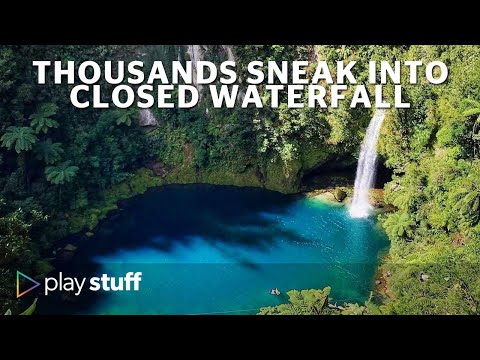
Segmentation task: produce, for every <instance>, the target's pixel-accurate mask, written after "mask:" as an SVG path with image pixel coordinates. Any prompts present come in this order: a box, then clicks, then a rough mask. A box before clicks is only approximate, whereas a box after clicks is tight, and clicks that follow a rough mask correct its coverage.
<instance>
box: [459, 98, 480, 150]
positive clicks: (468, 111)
mask: <svg viewBox="0 0 480 360" xmlns="http://www.w3.org/2000/svg"><path fill="white" fill-rule="evenodd" d="M462 105H463V106H464V108H465V110H464V111H463V114H462V115H463V116H465V117H470V116H476V119H475V124H474V125H473V130H472V140H473V156H474V157H475V155H476V147H477V146H476V144H477V142H478V141H480V134H478V133H477V127H478V124H480V102H478V101H476V100H473V99H464V100H463V101H462Z"/></svg>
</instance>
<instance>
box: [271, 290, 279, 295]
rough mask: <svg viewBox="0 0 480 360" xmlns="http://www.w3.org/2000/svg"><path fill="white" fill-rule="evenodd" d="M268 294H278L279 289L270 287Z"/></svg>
mask: <svg viewBox="0 0 480 360" xmlns="http://www.w3.org/2000/svg"><path fill="white" fill-rule="evenodd" d="M270 294H272V295H280V290H278V288H275V289H272V290H270Z"/></svg>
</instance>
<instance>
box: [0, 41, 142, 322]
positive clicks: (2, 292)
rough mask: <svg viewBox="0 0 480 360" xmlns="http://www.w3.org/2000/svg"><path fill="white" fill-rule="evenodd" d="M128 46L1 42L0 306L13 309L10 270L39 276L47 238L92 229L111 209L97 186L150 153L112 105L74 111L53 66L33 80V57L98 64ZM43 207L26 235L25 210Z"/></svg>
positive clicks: (118, 177)
mask: <svg viewBox="0 0 480 360" xmlns="http://www.w3.org/2000/svg"><path fill="white" fill-rule="evenodd" d="M129 51H130V49H129V48H127V47H122V48H118V47H115V46H88V47H86V46H2V47H0V146H1V147H0V197H2V198H3V199H4V204H3V206H2V209H1V211H2V216H3V217H2V218H1V221H0V222H1V224H2V230H1V231H0V232H1V234H0V235H1V239H0V243H1V244H2V245H0V257H1V260H0V267H1V271H2V276H0V312H2V311H3V312H5V311H6V308H9V307H11V308H12V309H15V304H12V303H11V302H12V301H13V299H12V296H11V294H14V290H13V289H14V286H15V281H14V280H13V273H12V271H13V270H12V269H19V270H21V271H24V272H26V273H29V274H31V275H32V276H41V275H42V269H47V268H49V266H45V264H43V263H41V262H42V260H40V259H41V258H42V257H51V247H52V245H53V243H54V242H55V241H56V240H58V239H60V238H62V237H64V236H66V235H68V234H69V233H72V232H74V231H79V230H82V229H89V228H93V227H94V226H95V225H96V222H98V219H99V218H101V217H103V216H105V215H106V213H107V212H108V211H109V210H111V209H112V201H107V199H106V198H105V196H106V195H105V194H104V191H105V190H106V189H110V188H112V186H115V185H116V184H119V183H121V182H123V181H125V180H126V179H128V178H131V177H132V176H133V175H132V173H133V171H134V170H136V169H137V168H139V167H141V166H143V165H144V163H145V162H146V161H147V160H148V159H149V158H150V155H149V154H150V153H149V151H148V149H149V148H148V143H147V140H146V138H145V137H144V136H143V131H142V130H141V128H140V127H139V126H138V123H135V122H133V121H131V120H129V118H128V116H122V115H123V113H122V114H120V113H118V112H116V111H115V110H108V111H105V110H104V111H102V110H101V109H93V108H89V109H85V110H82V111H78V109H76V108H74V107H73V106H72V105H71V103H70V98H69V90H70V88H71V86H70V85H68V86H67V85H65V86H56V85H54V84H53V72H52V71H48V72H47V79H48V80H47V84H46V85H38V84H37V74H36V71H34V67H32V61H33V60H38V59H48V60H51V61H54V60H62V61H64V62H66V61H67V60H76V61H85V60H94V61H95V60H97V61H98V62H99V63H100V62H101V61H100V60H101V59H104V58H105V57H115V56H119V55H120V54H121V56H122V57H127V58H128V56H129ZM102 86H105V87H107V88H108V85H106V84H102ZM123 124H126V125H131V126H124V125H123ZM19 209H21V210H19ZM42 212H43V213H44V214H46V215H48V221H44V222H43V224H41V225H38V229H37V230H35V233H32V231H33V230H32V228H31V227H29V225H30V224H31V223H32V221H33V220H35V218H33V219H31V216H30V215H28V216H27V214H33V215H35V214H37V215H38V214H41V213H42ZM37 217H38V216H37ZM79 219H82V220H81V221H79ZM45 220H46V219H45ZM9 227H10V229H9ZM6 244H8V246H7V245H6ZM19 254H22V256H20V255H19ZM7 294H8V296H7ZM3 312H2V313H3ZM14 313H15V311H14Z"/></svg>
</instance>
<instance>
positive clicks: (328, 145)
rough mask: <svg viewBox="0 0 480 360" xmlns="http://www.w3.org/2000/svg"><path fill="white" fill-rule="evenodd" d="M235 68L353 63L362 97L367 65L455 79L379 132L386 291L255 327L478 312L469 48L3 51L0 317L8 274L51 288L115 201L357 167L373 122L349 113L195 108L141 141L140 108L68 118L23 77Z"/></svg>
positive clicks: (308, 303) (479, 98) (472, 51)
mask: <svg viewBox="0 0 480 360" xmlns="http://www.w3.org/2000/svg"><path fill="white" fill-rule="evenodd" d="M231 54H233V56H234V58H235V61H236V62H237V68H238V69H239V74H240V79H239V84H240V86H241V87H242V86H245V84H244V83H243V81H244V79H245V72H246V66H247V64H248V63H249V62H250V61H252V60H260V61H268V60H276V61H281V60H288V61H292V60H309V61H310V62H311V63H312V64H313V63H315V62H316V61H318V60H327V61H329V62H332V63H333V62H334V61H342V60H343V61H350V60H356V61H357V65H356V71H357V73H356V77H357V79H359V80H360V82H363V83H365V84H366V83H367V64H368V61H369V60H402V61H403V60H423V62H424V63H427V62H429V61H433V60H441V61H443V62H444V63H445V64H446V65H447V66H448V68H449V70H450V73H449V78H448V80H447V81H446V82H445V83H444V84H441V85H431V84H428V83H426V82H422V81H420V82H419V84H413V85H408V84H407V82H406V81H405V84H406V85H404V86H403V87H404V97H405V100H406V101H408V102H410V103H411V104H412V107H411V108H410V109H399V110H394V109H392V110H390V111H389V112H388V114H387V118H386V120H385V123H384V125H383V128H382V131H381V136H380V145H379V152H380V155H381V161H382V163H383V164H384V165H385V166H387V167H388V168H389V169H391V171H392V173H393V176H392V179H391V181H389V182H387V183H386V184H385V193H384V200H385V201H386V202H387V203H388V204H391V205H393V207H394V209H395V211H392V212H389V213H385V214H383V215H381V216H380V220H381V223H382V224H383V226H384V228H385V231H386V232H387V234H388V236H389V238H390V240H391V247H390V250H389V253H388V255H387V256H386V257H385V258H384V259H383V261H382V268H381V270H380V274H384V276H383V277H382V282H383V283H385V284H386V287H385V289H384V290H383V291H381V292H379V293H378V294H374V295H373V297H372V298H371V299H370V300H369V301H368V302H367V303H366V304H347V305H344V304H337V305H333V304H330V305H331V306H328V304H329V301H330V300H329V299H328V294H329V291H330V290H329V289H328V288H326V289H323V290H321V291H320V290H315V291H313V290H312V291H311V292H305V293H297V292H292V293H290V294H289V295H290V305H280V306H279V307H277V308H264V309H262V313H269V314H270V313H313V314H319V313H322V314H323V313H344V314H349V313H355V314H357V313H361V314H368V313H371V314H376V313H384V314H459V313H461V314H473V313H478V312H479V311H480V310H479V309H478V305H477V303H478V301H480V278H479V277H478V276H476V267H477V266H478V265H479V264H478V262H479V259H480V245H479V241H480V239H479V237H480V234H479V231H480V225H479V220H480V187H479V186H478V185H477V182H476V180H477V179H478V178H479V176H480V165H479V156H480V155H479V152H480V144H479V142H480V135H479V133H478V132H479V131H480V129H479V126H478V124H479V122H480V47H478V46H281V45H272V46H267V45H257V46H232V47H229V46H221V45H219V46H197V47H196V48H195V47H193V46H189V47H187V46H1V47H0V199H1V202H0V312H2V313H3V312H5V311H6V310H7V309H9V308H10V309H12V312H13V313H18V312H19V311H20V308H22V309H23V308H25V307H26V306H25V305H24V306H22V307H21V306H20V303H19V302H18V301H15V300H14V299H13V298H12V296H11V294H13V293H14V285H15V279H14V277H15V270H16V269H19V268H21V269H23V271H25V272H27V273H29V274H32V275H34V276H42V274H43V275H44V274H47V273H48V272H49V271H51V264H50V262H49V259H51V258H52V257H53V256H54V251H55V250H56V245H55V243H56V242H57V241H58V240H60V239H62V238H64V237H65V236H67V235H69V234H73V233H79V232H81V233H83V234H85V235H86V236H89V235H91V234H92V232H93V231H94V230H95V227H96V225H97V223H98V221H99V220H101V219H102V218H104V217H105V216H106V215H107V214H108V213H109V212H110V211H111V210H113V209H115V208H116V206H117V205H116V204H117V202H118V201H119V200H121V199H126V198H128V197H131V196H133V195H135V194H138V193H142V192H144V191H145V190H146V189H147V188H148V187H150V186H156V185H161V184H166V183H193V182H206V183H213V184H233V185H239V186H243V185H248V186H260V187H265V188H268V189H272V190H276V191H281V192H285V193H291V192H298V191H300V190H302V189H303V188H304V179H305V178H306V177H307V176H308V175H309V174H310V173H311V172H312V171H315V170H317V169H321V168H322V166H327V165H328V166H329V167H331V166H332V164H334V165H335V164H338V165H339V166H340V165H341V164H347V163H351V162H352V158H353V157H356V156H357V154H358V149H359V145H360V143H361V141H362V139H363V136H364V133H365V128H366V126H367V125H368V122H369V119H370V117H371V110H370V109H362V108H357V109H351V108H349V107H348V106H347V104H348V101H346V102H343V103H341V106H340V107H339V108H337V109H332V108H329V109H323V110H320V109H309V108H304V109H288V108H287V106H286V104H285V99H284V98H283V99H282V98H280V103H281V105H280V107H279V108H277V109H272V108H269V107H265V108H262V109H256V108H253V107H251V108H246V109H241V108H235V109H215V108H213V107H212V106H211V101H210V99H209V95H208V94H206V93H205V94H204V95H203V96H202V100H201V103H200V104H199V106H197V107H196V108H194V109H156V108H152V109H151V114H152V115H153V116H154V117H155V119H156V124H149V126H144V125H145V124H141V122H139V121H138V120H139V118H141V117H142V116H143V115H142V114H140V113H139V112H138V110H136V109H135V110H132V109H128V110H121V109H111V110H110V109H109V110H102V109H93V108H88V109H81V110H80V109H76V108H74V107H73V106H72V105H71V103H70V98H69V92H70V90H71V87H72V86H73V85H65V86H63V85H62V86H57V85H54V84H53V73H51V72H48V73H47V83H46V85H38V84H37V81H36V80H37V74H36V71H35V69H34V68H33V67H32V61H33V60H39V59H48V60H51V61H54V60H61V61H64V62H66V61H68V60H75V61H76V63H79V62H81V61H85V60H94V61H98V62H99V63H101V62H102V61H105V60H116V59H122V60H125V61H129V60H133V59H140V60H142V61H144V62H145V63H147V64H148V63H149V62H150V61H153V60H165V61H170V60H178V59H181V60H189V59H191V58H192V55H195V57H196V58H198V57H200V58H202V59H205V60H210V61H215V62H221V61H224V60H226V59H227V58H228V57H229V56H231ZM312 69H313V67H312ZM421 71H422V70H421ZM421 71H420V75H421ZM242 74H243V75H242ZM309 74H310V75H311V71H309ZM402 76H405V77H406V76H408V74H407V73H403V75H402ZM419 78H420V79H422V76H419ZM405 79H406V78H405ZM100 84H101V86H102V87H103V88H105V89H108V88H109V86H111V85H108V84H106V83H102V82H101V83H100ZM368 86H371V85H368ZM370 90H371V88H370ZM260 91H261V87H260ZM372 92H373V91H372ZM102 94H103V95H102V96H104V97H108V94H109V92H108V91H104V92H102ZM263 96H268V95H267V93H266V92H265V93H264V94H263ZM327 96H328V94H327ZM352 96H353V93H351V92H347V93H346V97H347V99H348V98H349V97H352ZM390 96H393V86H391V85H388V86H387V89H386V97H387V100H388V98H389V97H390ZM105 100H108V99H107V98H105ZM282 100H283V101H282ZM142 125H143V126H142ZM352 171H354V168H353V170H352ZM385 274H388V275H385ZM300 302H301V304H302V305H301V306H300V305H299V303H300ZM330 302H331V301H330ZM319 309H320V310H319Z"/></svg>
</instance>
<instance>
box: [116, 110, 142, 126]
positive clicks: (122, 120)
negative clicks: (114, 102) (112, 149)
mask: <svg viewBox="0 0 480 360" xmlns="http://www.w3.org/2000/svg"><path fill="white" fill-rule="evenodd" d="M113 115H114V117H115V119H116V121H117V125H120V124H125V125H127V126H130V125H132V121H133V119H135V118H136V117H138V110H137V109H135V108H128V109H117V110H115V111H114V113H113Z"/></svg>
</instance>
